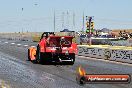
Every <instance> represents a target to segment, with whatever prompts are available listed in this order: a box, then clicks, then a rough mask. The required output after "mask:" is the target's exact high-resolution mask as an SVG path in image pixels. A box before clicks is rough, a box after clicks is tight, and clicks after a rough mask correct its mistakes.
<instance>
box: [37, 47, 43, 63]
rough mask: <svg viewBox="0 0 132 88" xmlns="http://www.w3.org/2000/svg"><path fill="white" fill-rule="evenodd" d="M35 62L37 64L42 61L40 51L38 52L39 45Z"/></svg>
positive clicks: (38, 49)
mask: <svg viewBox="0 0 132 88" xmlns="http://www.w3.org/2000/svg"><path fill="white" fill-rule="evenodd" d="M36 62H37V63H38V64H41V63H42V60H41V53H40V47H39V45H38V46H37V52H36Z"/></svg>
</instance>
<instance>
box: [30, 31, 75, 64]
mask: <svg viewBox="0 0 132 88" xmlns="http://www.w3.org/2000/svg"><path fill="white" fill-rule="evenodd" d="M72 39H73V37H72V36H55V34H45V33H43V34H42V36H41V39H40V41H39V43H38V45H37V47H30V48H29V49H28V60H30V61H32V62H35V63H47V62H55V63H67V64H71V65H73V64H74V62H75V54H76V53H77V44H76V43H72Z"/></svg>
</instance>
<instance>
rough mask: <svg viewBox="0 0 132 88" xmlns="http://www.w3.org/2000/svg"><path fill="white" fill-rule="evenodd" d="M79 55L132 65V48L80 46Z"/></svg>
mask: <svg viewBox="0 0 132 88" xmlns="http://www.w3.org/2000/svg"><path fill="white" fill-rule="evenodd" d="M78 55H81V56H86V57H94V58H99V59H107V60H112V61H120V62H127V63H132V47H125V46H109V45H92V46H89V45H78Z"/></svg>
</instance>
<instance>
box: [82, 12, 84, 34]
mask: <svg viewBox="0 0 132 88" xmlns="http://www.w3.org/2000/svg"><path fill="white" fill-rule="evenodd" d="M83 31H84V12H83V27H82V32H83Z"/></svg>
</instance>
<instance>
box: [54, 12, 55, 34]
mask: <svg viewBox="0 0 132 88" xmlns="http://www.w3.org/2000/svg"><path fill="white" fill-rule="evenodd" d="M54 32H55V11H54Z"/></svg>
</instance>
